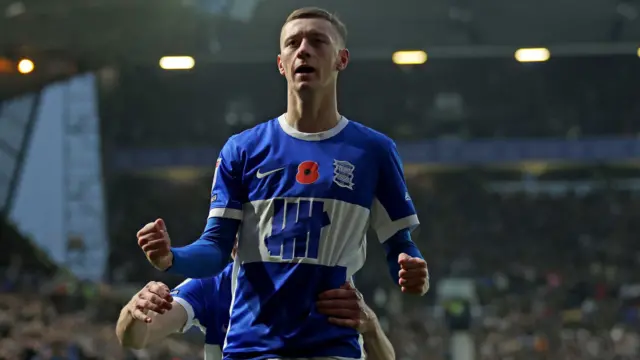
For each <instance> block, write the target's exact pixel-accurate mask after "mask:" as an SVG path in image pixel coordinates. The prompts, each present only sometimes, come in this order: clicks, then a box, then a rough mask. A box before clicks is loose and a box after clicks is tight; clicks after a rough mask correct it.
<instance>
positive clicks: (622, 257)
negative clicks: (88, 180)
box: [112, 172, 640, 359]
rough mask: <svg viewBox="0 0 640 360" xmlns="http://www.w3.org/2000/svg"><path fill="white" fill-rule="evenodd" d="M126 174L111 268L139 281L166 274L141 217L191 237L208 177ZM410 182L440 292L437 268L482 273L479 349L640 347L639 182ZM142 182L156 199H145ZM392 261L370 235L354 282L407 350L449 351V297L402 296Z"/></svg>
mask: <svg viewBox="0 0 640 360" xmlns="http://www.w3.org/2000/svg"><path fill="white" fill-rule="evenodd" d="M121 181H122V182H123V184H125V183H126V184H128V185H127V190H126V191H131V192H133V193H136V194H138V197H137V198H135V199H134V198H133V197H131V196H126V192H124V191H123V197H122V201H123V202H122V203H120V205H119V207H117V208H114V211H115V212H118V213H120V214H122V222H121V223H120V226H121V227H120V229H121V232H120V233H118V234H113V236H112V238H113V239H114V241H117V243H114V245H116V244H117V245H116V246H113V249H119V251H120V252H118V253H114V257H113V259H112V261H113V268H116V269H117V267H118V266H117V264H122V263H124V262H123V259H130V262H129V263H128V266H129V270H128V271H127V273H128V274H129V276H130V277H134V278H135V280H136V281H138V282H140V283H142V282H144V281H147V280H148V279H150V278H153V279H157V278H159V274H158V273H157V272H155V271H153V270H152V269H149V268H148V266H147V264H146V263H144V262H142V261H139V257H140V256H141V254H140V251H139V249H137V248H136V244H135V242H134V241H132V240H131V239H132V237H131V234H132V233H135V229H137V228H138V227H139V226H140V223H139V222H140V220H137V219H147V218H152V217H154V216H156V215H157V214H162V215H163V217H164V218H165V220H166V221H167V224H168V226H169V227H170V229H171V231H172V234H175V235H174V241H180V242H184V243H187V242H190V241H192V239H195V238H196V237H197V236H198V235H199V231H200V229H201V227H202V224H203V222H204V220H203V216H202V212H203V211H198V210H197V209H202V208H204V207H206V204H207V201H208V190H209V189H208V187H209V185H208V180H207V179H206V178H200V179H199V180H193V181H192V182H169V181H166V180H160V179H156V180H155V181H154V180H152V179H150V178H149V177H138V178H132V177H127V179H121ZM576 181H577V180H576ZM409 182H410V185H411V188H412V198H413V199H414V202H416V206H417V208H418V209H419V212H420V213H421V219H422V226H421V230H420V232H419V234H418V236H417V237H416V241H417V242H418V244H419V246H420V248H421V249H423V251H424V252H425V253H426V254H427V258H428V261H429V266H430V271H431V273H432V277H433V279H434V281H435V282H436V283H435V284H434V285H433V289H434V293H435V289H436V288H437V281H438V279H443V278H447V277H456V278H469V279H473V280H474V281H475V284H476V289H477V294H478V301H477V303H474V304H471V310H472V311H471V312H472V315H473V321H472V322H471V329H470V331H471V332H472V333H473V334H474V337H475V339H476V341H477V346H478V350H479V354H481V355H482V356H481V357H480V358H481V359H509V358H513V359H520V358H522V359H529V358H534V359H538V358H542V359H572V358H575V359H605V358H607V359H608V358H612V359H613V358H616V357H613V354H617V355H619V356H622V357H617V358H620V359H625V357H624V356H627V357H626V358H634V356H640V352H638V351H639V346H640V337H638V332H637V331H638V329H639V327H638V325H640V316H639V314H640V313H639V311H638V309H639V308H638V307H636V305H639V304H640V302H637V301H638V300H640V297H638V296H640V291H639V290H638V289H637V288H636V286H637V285H636V284H640V276H639V275H638V274H637V272H635V271H634V269H636V268H637V266H638V261H640V244H639V243H638V242H637V241H636V239H635V237H634V234H636V233H637V232H638V231H639V230H640V229H639V227H640V225H638V222H637V221H635V217H636V216H637V214H639V212H640V202H638V196H640V193H637V192H635V191H633V190H628V189H627V190H625V189H616V188H615V187H613V186H612V185H609V186H608V187H607V185H606V184H607V183H606V182H605V183H603V182H602V181H600V180H591V181H588V182H586V183H580V184H581V185H580V186H577V184H578V182H564V183H563V182H560V185H558V183H557V182H553V181H551V182H548V183H547V184H551V183H553V184H555V185H553V186H546V187H545V186H541V187H537V188H536V190H535V191H531V190H527V188H526V187H525V186H524V185H523V184H525V183H526V182H522V181H520V182H519V181H516V182H513V183H515V184H520V185H522V186H521V189H512V188H510V187H509V186H506V185H504V184H505V183H504V182H499V181H497V182H492V181H490V180H489V179H487V178H486V177H483V176H480V175H477V174H475V173H474V172H469V173H459V174H439V175H433V174H432V175H423V176H419V177H418V178H413V179H410V180H409ZM540 183H542V184H543V185H544V183H545V181H540ZM135 184H137V185H135ZM150 184H153V185H150ZM501 184H502V186H501ZM562 184H564V185H562ZM572 184H573V185H572ZM134 185H135V186H134ZM567 185H568V186H567ZM145 189H146V190H145ZM167 189H172V190H171V191H167ZM572 189H580V191H574V190H572ZM123 190H124V189H123ZM144 191H147V192H146V194H148V196H147V195H145V196H144V198H146V199H148V200H149V201H148V202H147V201H140V194H141V192H144ZM160 192H161V193H162V194H164V195H163V196H159V195H157V194H159V193H160ZM154 194H155V195H154ZM126 199H129V200H130V201H129V202H126V201H125V200H126ZM136 204H137V205H136ZM127 209H129V210H127ZM183 209H189V211H192V213H191V212H189V213H185V212H184V210H183ZM193 209H196V210H193ZM126 211H132V213H135V214H136V216H130V215H128V213H127V212H126ZM204 212H206V211H204ZM189 214H192V215H189ZM383 261H384V257H383V254H382V251H381V250H380V246H378V245H377V244H376V242H375V241H371V242H370V244H369V259H368V263H367V264H366V265H365V267H364V269H363V270H362V271H361V272H360V273H359V276H358V277H357V278H356V284H357V285H358V287H359V288H360V289H361V291H362V292H363V293H364V294H365V298H366V299H367V301H368V302H369V303H370V305H371V306H372V307H373V308H374V310H375V311H376V312H377V313H378V314H379V316H380V318H381V319H382V322H383V324H385V326H387V329H389V330H391V331H390V332H389V335H390V337H391V339H392V341H393V342H394V344H395V345H396V351H397V354H398V358H399V359H445V358H446V357H445V354H446V353H447V349H448V346H449V343H448V339H449V335H450V331H449V327H448V318H447V315H446V314H447V312H446V311H445V308H446V304H443V303H440V302H438V301H437V297H436V295H435V294H433V295H430V296H428V297H427V299H414V298H410V297H404V296H401V295H400V293H399V292H398V291H397V289H394V288H393V287H394V285H393V284H392V282H391V281H390V280H388V279H386V277H385V278H381V277H380V273H379V269H380V268H381V267H382V266H383V265H382V264H383ZM167 281H169V282H170V281H174V283H175V280H172V279H167Z"/></svg>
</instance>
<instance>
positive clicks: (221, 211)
mask: <svg viewBox="0 0 640 360" xmlns="http://www.w3.org/2000/svg"><path fill="white" fill-rule="evenodd" d="M212 217H221V218H227V219H235V220H242V210H238V209H229V208H215V209H211V210H209V218H212Z"/></svg>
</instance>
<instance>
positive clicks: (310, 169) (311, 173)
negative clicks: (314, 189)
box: [296, 160, 320, 185]
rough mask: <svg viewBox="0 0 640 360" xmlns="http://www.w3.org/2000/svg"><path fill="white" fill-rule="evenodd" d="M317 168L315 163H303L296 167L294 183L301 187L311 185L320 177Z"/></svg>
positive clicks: (308, 161)
mask: <svg viewBox="0 0 640 360" xmlns="http://www.w3.org/2000/svg"><path fill="white" fill-rule="evenodd" d="M318 168H319V166H318V163H317V162H315V161H310V160H307V161H303V162H302V163H301V164H300V165H298V173H297V174H296V181H297V182H299V183H300V184H303V185H309V184H313V183H314V182H316V180H318V178H319V177H320V173H319V172H318Z"/></svg>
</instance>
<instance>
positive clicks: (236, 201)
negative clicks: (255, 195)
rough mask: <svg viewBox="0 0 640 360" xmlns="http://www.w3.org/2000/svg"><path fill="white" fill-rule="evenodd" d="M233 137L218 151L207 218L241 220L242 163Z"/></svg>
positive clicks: (242, 192) (242, 198)
mask: <svg viewBox="0 0 640 360" xmlns="http://www.w3.org/2000/svg"><path fill="white" fill-rule="evenodd" d="M233 139H234V138H233V137H232V138H231V139H229V141H227V143H226V144H225V145H224V147H223V148H222V151H220V156H219V157H218V160H217V161H216V169H215V172H214V174H213V185H212V186H211V206H210V207H209V218H212V217H221V218H228V219H236V220H242V204H243V203H244V202H245V200H246V193H245V191H244V190H243V186H242V162H241V159H240V154H239V151H238V149H237V148H236V147H235V144H234V142H233Z"/></svg>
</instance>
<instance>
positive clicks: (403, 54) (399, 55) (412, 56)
mask: <svg viewBox="0 0 640 360" xmlns="http://www.w3.org/2000/svg"><path fill="white" fill-rule="evenodd" d="M391 60H393V62H394V63H395V64H398V65H420V64H424V63H426V62H427V53H426V52H424V51H422V50H405V51H396V52H394V53H393V55H392V56H391Z"/></svg>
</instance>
